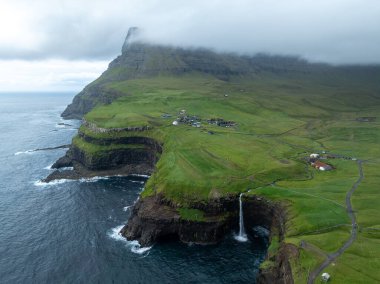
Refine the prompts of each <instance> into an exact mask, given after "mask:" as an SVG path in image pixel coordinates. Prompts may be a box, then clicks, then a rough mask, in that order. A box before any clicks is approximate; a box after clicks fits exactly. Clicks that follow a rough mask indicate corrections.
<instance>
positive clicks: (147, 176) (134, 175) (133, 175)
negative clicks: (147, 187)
mask: <svg viewBox="0 0 380 284" xmlns="http://www.w3.org/2000/svg"><path fill="white" fill-rule="evenodd" d="M130 176H132V177H143V178H150V176H149V175H140V174H130Z"/></svg>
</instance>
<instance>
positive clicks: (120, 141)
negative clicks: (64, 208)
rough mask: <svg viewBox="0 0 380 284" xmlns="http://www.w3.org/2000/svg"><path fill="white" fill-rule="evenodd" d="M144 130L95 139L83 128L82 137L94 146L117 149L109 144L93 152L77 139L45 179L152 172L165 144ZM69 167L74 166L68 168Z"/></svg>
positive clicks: (47, 180)
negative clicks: (120, 136)
mask: <svg viewBox="0 0 380 284" xmlns="http://www.w3.org/2000/svg"><path fill="white" fill-rule="evenodd" d="M142 132H143V131H139V132H136V131H134V133H135V135H136V136H131V137H124V138H112V137H109V138H94V137H91V136H87V135H86V134H85V133H83V132H81V131H79V133H78V137H81V138H82V139H83V140H84V141H86V142H88V143H90V144H91V145H94V146H97V145H98V146H110V145H113V146H115V148H112V147H107V148H106V150H98V151H96V152H92V151H88V150H85V149H84V148H81V147H79V146H78V145H77V144H76V143H75V142H73V143H72V144H71V145H70V148H69V150H68V151H67V152H66V154H65V156H63V157H61V158H60V159H58V160H57V161H56V162H55V163H54V164H53V165H52V168H53V169H56V171H54V172H53V173H52V174H50V175H49V176H48V177H47V178H46V179H44V181H45V182H50V181H52V180H56V179H79V178H83V177H84V178H86V177H94V176H112V175H123V176H126V175H129V174H140V175H150V174H152V172H153V170H154V168H155V165H156V163H157V161H158V159H159V157H160V154H161V153H162V145H161V144H160V143H158V142H157V141H155V140H154V139H151V138H148V137H144V136H143V134H142ZM138 135H140V136H138ZM68 167H70V168H71V167H72V168H73V169H70V170H67V168H68Z"/></svg>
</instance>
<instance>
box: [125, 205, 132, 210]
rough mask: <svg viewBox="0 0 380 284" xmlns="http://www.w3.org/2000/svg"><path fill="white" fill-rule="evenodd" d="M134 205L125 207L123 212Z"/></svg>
mask: <svg viewBox="0 0 380 284" xmlns="http://www.w3.org/2000/svg"><path fill="white" fill-rule="evenodd" d="M132 206H133V205H128V206H125V207H123V211H127V210H128V209H129V208H131V207H132Z"/></svg>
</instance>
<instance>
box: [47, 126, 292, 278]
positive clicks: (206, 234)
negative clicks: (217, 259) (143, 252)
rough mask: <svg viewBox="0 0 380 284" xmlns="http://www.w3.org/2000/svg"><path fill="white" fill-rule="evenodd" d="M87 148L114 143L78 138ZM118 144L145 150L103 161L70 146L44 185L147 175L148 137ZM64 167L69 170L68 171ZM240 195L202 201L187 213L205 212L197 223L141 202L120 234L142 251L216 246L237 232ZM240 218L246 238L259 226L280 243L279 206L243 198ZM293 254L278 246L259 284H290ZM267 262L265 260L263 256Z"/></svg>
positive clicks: (111, 154)
mask: <svg viewBox="0 0 380 284" xmlns="http://www.w3.org/2000/svg"><path fill="white" fill-rule="evenodd" d="M80 135H81V136H82V138H83V139H86V141H88V142H90V143H99V144H102V145H110V144H112V143H115V139H109V140H107V139H93V138H91V137H86V136H84V135H83V134H81V133H80ZM117 142H118V143H121V142H122V143H126V144H128V143H131V144H133V143H139V144H145V145H146V146H147V147H146V148H145V149H144V150H141V149H127V150H120V149H119V150H112V151H108V152H107V155H103V156H102V158H92V157H88V156H86V155H87V153H84V152H83V151H82V150H81V149H79V148H78V147H76V146H75V145H74V144H72V145H71V146H70V148H69V150H68V151H67V153H66V155H65V156H63V157H61V158H60V159H58V160H57V161H56V162H55V163H54V164H53V166H52V168H54V169H56V170H55V171H54V172H53V173H51V174H50V175H49V176H48V177H47V178H45V179H44V180H43V182H51V181H53V180H57V179H81V178H92V177H95V176H128V175H131V174H140V175H148V176H150V175H151V174H152V173H153V171H154V169H155V164H156V162H157V160H158V158H157V155H156V154H157V153H161V151H162V146H161V145H160V144H159V143H157V142H156V141H154V140H153V139H150V138H145V137H128V138H123V139H121V140H120V139H118V141H117ZM67 168H71V169H70V170H67ZM238 199H239V196H238V195H229V196H225V197H217V198H212V199H210V200H208V201H207V203H206V202H202V203H194V204H191V205H190V206H189V208H190V209H195V210H200V211H201V212H203V213H204V216H203V218H202V220H188V219H186V218H183V217H182V216H181V214H180V211H179V210H180V207H178V206H177V205H176V204H173V203H172V202H171V201H170V200H166V199H165V197H164V196H162V195H159V194H157V195H155V196H148V197H144V198H140V199H139V200H138V201H137V202H136V204H135V205H134V207H133V209H132V213H131V216H130V218H129V220H128V223H127V224H126V225H125V226H124V227H123V228H122V230H121V232H120V233H121V234H122V235H123V236H124V237H125V238H127V239H128V240H137V241H138V242H139V243H140V245H141V246H143V247H144V246H151V245H152V244H154V243H155V242H162V241H180V242H184V243H196V244H205V245H206V244H216V243H218V242H220V241H221V240H222V239H223V238H224V237H225V236H226V235H227V234H229V233H231V232H233V231H236V230H237V229H238V218H239V203H238ZM243 203H244V206H243V214H244V220H245V227H246V231H247V233H248V236H249V237H254V236H255V234H256V232H255V230H254V228H257V227H258V226H260V227H263V228H265V229H266V230H268V231H269V232H270V234H269V236H268V238H269V239H268V241H270V240H271V239H272V238H274V237H275V238H278V239H280V240H281V241H282V239H283V236H284V233H285V223H286V210H285V209H284V208H283V207H282V206H281V205H280V204H278V203H274V202H271V201H268V200H265V199H264V198H262V197H259V196H255V195H244V197H243ZM290 253H291V254H297V249H296V248H295V247H291V246H290V245H285V244H283V243H282V242H281V245H280V249H279V251H278V253H277V254H276V255H275V256H271V258H272V259H271V261H272V262H273V263H274V265H273V266H271V267H270V268H268V269H263V270H260V273H259V275H258V278H257V281H258V283H293V280H292V273H291V267H290V264H289V261H288V259H287V255H288V254H290ZM268 257H269V256H268Z"/></svg>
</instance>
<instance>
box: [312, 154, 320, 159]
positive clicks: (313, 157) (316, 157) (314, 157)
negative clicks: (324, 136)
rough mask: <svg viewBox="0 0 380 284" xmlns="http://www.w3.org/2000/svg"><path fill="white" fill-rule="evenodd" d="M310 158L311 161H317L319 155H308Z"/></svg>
mask: <svg viewBox="0 0 380 284" xmlns="http://www.w3.org/2000/svg"><path fill="white" fill-rule="evenodd" d="M310 158H311V159H318V158H319V154H310Z"/></svg>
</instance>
